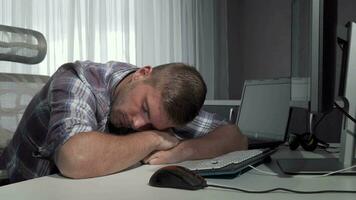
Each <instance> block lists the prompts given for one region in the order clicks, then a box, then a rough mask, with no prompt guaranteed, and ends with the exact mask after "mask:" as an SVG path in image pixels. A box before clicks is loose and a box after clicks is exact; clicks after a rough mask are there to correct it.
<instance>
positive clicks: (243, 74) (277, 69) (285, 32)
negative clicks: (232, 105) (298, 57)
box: [228, 0, 291, 99]
mask: <svg viewBox="0 0 356 200" xmlns="http://www.w3.org/2000/svg"><path fill="white" fill-rule="evenodd" d="M290 7H291V0H269V1H263V0H229V1H228V46H229V67H230V77H229V78H230V84H229V87H230V98H231V99H240V95H241V91H242V85H243V82H244V80H246V79H260V78H273V77H289V74H290V53H289V52H290V35H291V33H290V21H291V10H290V9H289V8H290Z"/></svg>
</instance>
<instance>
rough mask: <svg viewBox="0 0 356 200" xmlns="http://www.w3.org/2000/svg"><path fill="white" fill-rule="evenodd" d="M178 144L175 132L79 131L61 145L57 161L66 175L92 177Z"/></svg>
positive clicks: (110, 172) (124, 166)
mask: <svg viewBox="0 0 356 200" xmlns="http://www.w3.org/2000/svg"><path fill="white" fill-rule="evenodd" d="M177 144H178V140H177V139H176V138H175V137H174V136H171V135H170V134H168V133H165V132H160V131H144V132H138V133H134V134H129V135H124V136H118V135H111V134H103V133H100V132H87V133H79V134H76V135H74V136H73V137H71V138H70V139H69V140H68V141H67V142H66V143H64V144H63V146H61V147H60V149H59V150H58V152H57V155H56V158H55V161H56V165H57V167H58V169H59V170H60V172H61V173H62V174H63V175H64V176H67V177H70V178H89V177H96V176H103V175H107V174H112V173H115V172H118V171H121V170H124V169H126V168H128V167H130V166H132V165H133V164H135V163H137V162H138V161H140V160H142V159H143V158H144V157H146V156H147V155H148V154H150V153H151V152H152V151H159V150H168V149H170V148H172V147H174V146H176V145H177Z"/></svg>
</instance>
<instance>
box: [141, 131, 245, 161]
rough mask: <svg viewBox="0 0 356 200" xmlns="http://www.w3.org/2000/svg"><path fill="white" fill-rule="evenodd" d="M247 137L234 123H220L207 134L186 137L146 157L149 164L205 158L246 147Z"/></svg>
mask: <svg viewBox="0 0 356 200" xmlns="http://www.w3.org/2000/svg"><path fill="white" fill-rule="evenodd" d="M247 147H248V145H247V137H246V136H244V135H243V134H241V132H240V130H239V128H238V127H237V126H236V125H231V124H226V125H221V126H219V127H217V128H215V129H214V130H213V131H211V132H210V133H209V134H207V135H204V136H201V137H197V138H193V139H187V140H184V141H182V142H180V143H179V144H178V145H177V146H176V147H174V148H172V149H169V150H167V151H157V152H156V153H154V154H152V155H150V156H148V157H146V158H145V159H144V161H145V162H146V163H149V164H165V163H177V162H182V161H185V160H197V159H207V158H213V157H217V156H220V155H222V154H225V153H228V152H231V151H237V150H245V149H247Z"/></svg>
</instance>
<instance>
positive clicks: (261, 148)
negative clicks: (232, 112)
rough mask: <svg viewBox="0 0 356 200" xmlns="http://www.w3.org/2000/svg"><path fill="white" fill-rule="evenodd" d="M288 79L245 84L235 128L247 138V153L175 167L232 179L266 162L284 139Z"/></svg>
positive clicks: (207, 175)
mask: <svg viewBox="0 0 356 200" xmlns="http://www.w3.org/2000/svg"><path fill="white" fill-rule="evenodd" d="M289 99H290V80H289V79H288V78H281V79H269V80H248V81H245V84H244V88H243V92H242V97H241V104H240V108H239V113H238V118H237V125H238V126H239V127H240V129H241V131H242V133H243V134H245V135H247V136H248V137H249V148H250V149H249V150H245V151H235V152H231V153H228V154H225V155H222V156H219V157H216V158H213V159H206V160H196V161H186V162H183V163H180V164H179V165H181V166H183V167H186V168H188V169H190V170H193V171H195V172H196V173H198V174H199V175H201V176H206V177H216V176H219V177H221V176H223V177H235V176H237V175H239V174H242V173H244V172H245V171H247V170H249V169H250V167H249V166H250V165H258V164H260V163H263V162H265V161H266V159H269V155H271V154H272V153H274V152H275V151H276V149H275V147H276V146H278V145H279V144H281V143H283V142H284V141H285V139H286V133H287V129H288V121H289V113H290V112H289Z"/></svg>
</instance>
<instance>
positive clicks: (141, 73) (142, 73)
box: [132, 65, 153, 80]
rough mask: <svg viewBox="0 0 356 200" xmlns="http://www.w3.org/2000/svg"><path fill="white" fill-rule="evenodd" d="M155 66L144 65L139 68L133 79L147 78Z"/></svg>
mask: <svg viewBox="0 0 356 200" xmlns="http://www.w3.org/2000/svg"><path fill="white" fill-rule="evenodd" d="M152 70H153V68H152V67H151V66H148V65H147V66H144V67H141V68H140V69H138V70H137V71H136V72H135V73H134V74H133V76H132V80H139V79H141V78H147V77H149V76H150V75H151V73H152Z"/></svg>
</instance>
